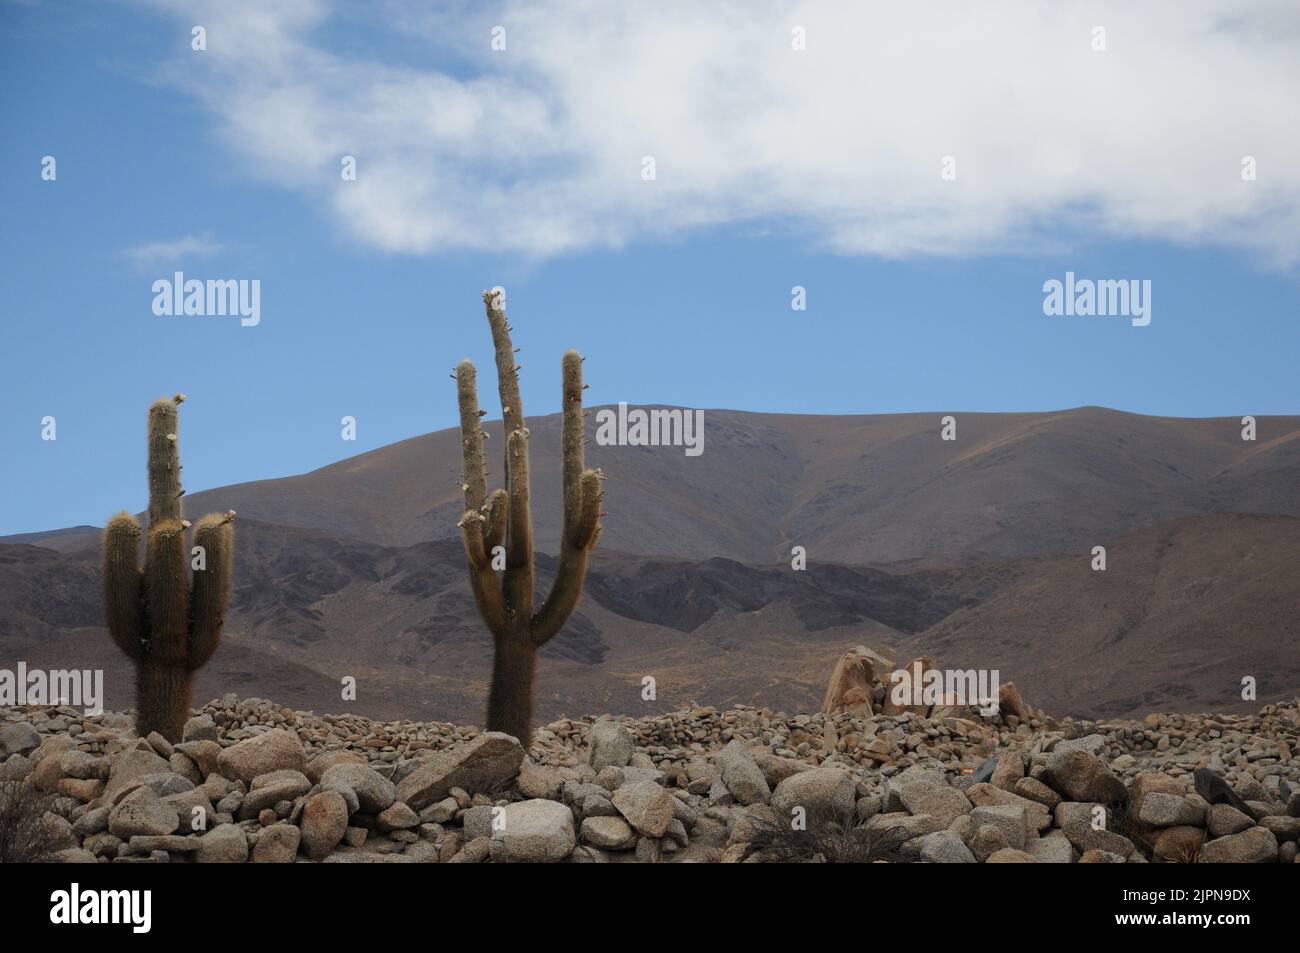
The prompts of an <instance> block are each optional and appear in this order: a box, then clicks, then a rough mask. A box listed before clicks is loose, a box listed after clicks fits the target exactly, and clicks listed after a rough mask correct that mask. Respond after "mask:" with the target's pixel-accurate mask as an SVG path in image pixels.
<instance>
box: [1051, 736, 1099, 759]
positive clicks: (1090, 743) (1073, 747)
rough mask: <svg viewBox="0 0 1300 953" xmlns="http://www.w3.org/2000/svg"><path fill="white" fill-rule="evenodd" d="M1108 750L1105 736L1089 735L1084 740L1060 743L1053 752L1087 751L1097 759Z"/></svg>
mask: <svg viewBox="0 0 1300 953" xmlns="http://www.w3.org/2000/svg"><path fill="white" fill-rule="evenodd" d="M1105 750H1106V738H1105V736H1104V735H1095V734H1094V735H1087V736H1085V737H1083V738H1074V739H1070V740H1067V741H1058V742H1057V743H1056V747H1055V748H1053V749H1052V751H1053V752H1064V751H1086V752H1087V753H1088V754H1090V755H1092V756H1093V757H1094V758H1095V757H1100V756H1101V753H1102V752H1103V751H1105Z"/></svg>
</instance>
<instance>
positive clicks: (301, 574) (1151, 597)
mask: <svg viewBox="0 0 1300 953" xmlns="http://www.w3.org/2000/svg"><path fill="white" fill-rule="evenodd" d="M1298 527H1300V521H1297V520H1295V519H1291V518H1287V517H1243V516H1231V515H1227V516H1215V517H1209V518H1199V519H1192V520H1182V521H1178V522H1175V523H1171V524H1163V525H1161V526H1159V527H1154V528H1151V529H1147V530H1143V531H1139V532H1138V533H1135V534H1133V535H1132V536H1130V537H1125V538H1120V539H1116V540H1107V541H1106V544H1107V545H1108V547H1109V556H1110V568H1109V569H1108V571H1107V572H1106V573H1104V574H1093V573H1091V571H1090V570H1089V569H1088V550H1087V549H1086V548H1084V549H1081V550H1079V551H1077V552H1074V553H1071V554H1068V555H1054V556H1032V557H1018V558H1015V559H1011V560H999V561H984V562H978V563H974V564H972V565H971V566H969V567H965V568H957V569H945V570H913V571H908V572H885V571H881V570H878V569H872V568H866V567H854V566H844V565H836V564H833V563H824V562H819V561H817V560H816V559H811V560H810V562H809V564H808V569H807V571H805V572H796V571H794V570H792V569H791V568H790V567H789V564H788V562H787V563H784V564H780V565H772V564H768V565H765V566H752V565H746V564H743V563H739V562H736V561H734V560H729V559H722V558H712V559H706V560H702V561H692V560H685V559H672V558H664V557H645V556H638V555H633V554H627V553H619V552H615V551H612V550H610V549H609V548H606V547H601V548H600V549H598V550H597V552H596V554H595V556H594V558H593V563H592V567H591V572H590V576H589V579H588V585H587V592H586V595H585V597H584V601H583V603H582V605H581V607H580V609H579V611H578V612H577V613H576V614H575V615H574V617H573V618H572V619H571V620H570V622H569V624H568V625H567V626H566V627H565V629H564V630H563V632H562V633H561V635H560V636H558V637H557V638H556V639H555V640H554V641H553V642H552V643H550V644H549V645H548V646H547V647H546V649H545V650H544V652H543V658H542V661H541V664H540V666H539V672H538V712H539V715H540V717H543V718H549V717H552V716H555V715H559V714H561V713H568V714H576V713H580V712H581V713H590V712H602V711H614V712H628V713H646V712H655V711H666V710H670V709H672V708H675V707H677V706H679V705H681V704H684V703H686V702H689V701H691V700H699V701H702V702H706V703H712V704H736V703H746V704H762V705H770V706H773V707H776V708H785V709H787V710H791V711H794V710H808V709H810V708H815V707H816V706H817V705H818V704H819V703H820V698H821V693H822V690H823V688H824V682H825V679H826V677H827V675H828V673H829V671H830V668H831V666H832V665H833V663H834V660H835V658H836V657H838V655H839V654H840V653H841V652H842V651H843V650H844V649H845V647H846V646H849V645H852V644H856V643H859V642H866V643H869V644H874V645H882V646H897V647H898V650H899V652H900V655H903V656H908V653H913V654H921V653H923V652H924V653H928V654H930V655H933V656H936V657H937V658H938V659H939V661H940V662H941V663H942V664H944V665H948V666H952V667H956V666H961V667H989V668H999V669H1000V670H1001V672H1002V677H1003V678H1004V679H1015V680H1016V681H1017V682H1018V684H1020V685H1021V686H1022V688H1023V690H1024V692H1025V694H1026V696H1027V697H1029V698H1030V699H1031V700H1032V701H1033V702H1034V703H1035V704H1039V705H1042V706H1044V707H1046V708H1048V710H1051V711H1054V712H1058V713H1065V712H1074V713H1082V714H1119V713H1136V712H1143V711H1146V710H1150V709H1153V708H1159V709H1162V710H1178V709H1184V710H1198V709H1200V710H1203V709H1206V708H1211V707H1216V706H1224V705H1228V704H1230V703H1231V702H1232V701H1233V700H1234V695H1233V692H1234V691H1235V688H1234V686H1236V685H1237V684H1238V683H1239V680H1240V677H1241V675H1243V674H1253V675H1255V676H1256V677H1257V678H1258V679H1259V684H1260V698H1261V700H1266V699H1268V698H1271V697H1279V696H1281V695H1284V694H1287V693H1288V692H1293V691H1294V689H1295V686H1296V685H1297V684H1300V671H1298V670H1297V668H1298V665H1297V654H1298V653H1296V651H1295V649H1294V646H1295V645H1296V644H1297V642H1296V638H1297V635H1300V633H1297V631H1296V626H1297V617H1298V613H1297V612H1296V597H1297V593H1300V558H1297V557H1298V556H1300V552H1298V551H1297V546H1298V543H1297V540H1298V539H1300V534H1298V533H1297V528H1298ZM236 553H237V556H236V564H235V578H236V584H235V588H234V591H233V593H232V597H231V611H230V617H229V620H228V623H227V634H226V639H225V643H224V645H223V648H222V650H221V652H219V653H218V655H217V657H216V659H215V660H214V662H213V663H212V664H211V665H210V666H209V667H208V668H206V669H204V670H203V671H202V672H201V673H200V676H199V679H198V689H197V690H198V693H199V696H200V699H199V700H204V699H206V698H207V697H211V696H213V695H217V694H221V693H223V692H226V691H237V692H239V693H240V694H243V695H250V694H252V695H262V696H265V697H273V698H276V699H277V700H283V701H285V703H292V704H294V705H296V706H298V707H308V708H315V709H316V710H318V711H340V710H346V709H348V708H352V709H353V710H356V711H358V712H361V713H363V714H368V715H372V716H376V717H397V716H399V715H400V716H404V717H418V718H424V719H446V720H457V721H469V722H474V721H477V720H478V719H479V718H481V717H482V707H483V696H484V692H485V688H486V682H487V677H488V671H489V665H490V657H491V647H490V643H489V638H488V635H487V633H486V631H485V630H484V628H483V626H482V624H481V622H480V621H479V619H478V616H477V613H476V611H475V608H474V605H473V601H472V598H471V596H470V593H469V587H468V583H467V581H466V578H465V571H464V564H463V560H464V556H463V552H462V550H461V547H460V544H459V543H458V542H455V541H451V540H435V541H431V542H422V543H417V544H414V545H411V546H381V545H377V544H375V543H369V542H362V541H358V540H355V539H349V538H347V537H343V536H337V535H332V534H329V533H324V532H320V531H317V530H304V529H298V528H294V527H285V526H277V525H270V524H264V523H260V522H257V521H254V520H241V521H240V524H239V528H238V530H237V537H236ZM98 563H99V554H98V550H97V548H96V547H95V546H94V545H91V546H88V547H83V548H81V549H79V550H76V551H73V552H66V553H59V552H55V551H53V550H49V549H43V548H40V547H35V546H31V545H0V657H2V658H3V660H4V662H3V664H4V665H5V666H12V665H13V664H14V663H16V661H17V660H19V659H22V660H25V661H26V662H27V663H28V664H29V665H34V666H40V667H72V666H75V667H82V668H86V667H90V668H103V669H105V671H106V676H107V679H108V688H109V702H108V703H109V706H110V707H128V706H129V705H130V704H131V701H130V699H131V670H130V667H129V666H128V665H127V664H126V662H125V660H124V659H123V658H122V657H121V655H120V653H118V652H117V651H116V649H115V648H114V647H113V646H112V644H111V642H110V640H109V639H108V636H107V634H106V633H105V632H104V631H103V629H102V628H100V626H101V624H102V609H101V606H100V597H99V579H98ZM553 569H554V560H553V559H552V558H551V557H548V556H545V555H542V556H539V560H538V575H539V580H538V582H539V589H542V590H543V591H544V588H545V587H546V586H547V585H548V584H549V581H550V574H551V573H552V572H553ZM908 657H910V656H908ZM348 675H350V676H353V677H354V678H356V679H357V683H358V697H357V700H356V701H355V702H353V703H344V702H342V700H341V698H340V679H342V678H343V677H344V676H348ZM647 676H649V677H653V678H654V680H655V685H656V689H657V698H656V699H655V700H653V701H646V700H645V699H644V698H643V697H642V685H643V679H644V678H646V677H647Z"/></svg>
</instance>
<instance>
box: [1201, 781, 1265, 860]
mask: <svg viewBox="0 0 1300 953" xmlns="http://www.w3.org/2000/svg"><path fill="white" fill-rule="evenodd" d="M1201 796H1202V797H1204V796H1205V795H1201ZM1207 800H1208V798H1207ZM1277 854H1278V850H1277V837H1276V836H1274V834H1273V832H1272V831H1270V830H1269V829H1268V828H1266V827H1252V828H1250V829H1249V830H1245V831H1242V832H1241V833H1240V834H1229V835H1227V836H1226V837H1217V838H1215V839H1214V840H1210V841H1206V842H1205V843H1204V844H1202V845H1201V863H1203V864H1267V863H1272V862H1273V861H1275V860H1277Z"/></svg>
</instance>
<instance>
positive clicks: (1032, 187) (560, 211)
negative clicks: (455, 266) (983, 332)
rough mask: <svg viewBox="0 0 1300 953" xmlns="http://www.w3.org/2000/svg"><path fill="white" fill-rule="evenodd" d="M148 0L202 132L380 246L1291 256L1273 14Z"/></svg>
mask: <svg viewBox="0 0 1300 953" xmlns="http://www.w3.org/2000/svg"><path fill="white" fill-rule="evenodd" d="M151 6H152V7H154V8H155V9H159V10H161V11H162V12H163V13H164V14H165V15H167V16H169V17H170V18H171V20H172V22H173V23H174V25H175V26H176V29H177V32H178V38H179V39H178V44H177V46H178V48H180V47H182V46H184V47H185V48H184V52H183V53H178V55H177V56H176V57H175V59H173V60H170V61H168V62H166V63H164V64H160V67H161V69H162V75H163V76H164V77H165V79H166V80H167V81H168V82H171V83H173V84H175V85H177V86H179V87H181V88H183V89H185V90H186V91H188V92H190V93H192V94H193V95H194V96H196V97H198V98H199V99H200V101H201V102H202V103H203V104H204V106H205V107H206V108H207V109H209V110H211V112H212V114H213V115H214V117H215V118H216V120H217V121H218V124H219V125H218V128H217V138H218V140H219V141H220V142H221V143H223V144H224V145H225V146H226V147H228V148H230V149H231V150H232V151H233V152H235V153H236V154H238V155H239V156H240V157H241V158H242V159H243V160H245V161H246V163H247V169H248V170H249V172H250V173H251V174H253V175H256V176H258V177H259V178H262V179H265V180H268V181H271V182H274V183H278V184H280V185H282V186H284V187H285V188H289V189H294V190H299V191H301V192H302V193H303V194H304V195H305V196H306V197H307V198H308V199H309V200H310V201H312V202H315V203H320V204H321V205H322V206H323V207H325V208H326V209H327V210H328V214H329V215H330V216H331V217H332V218H333V220H335V221H336V222H337V223H338V224H339V226H340V227H341V228H343V229H345V230H346V232H347V233H348V234H350V235H351V236H352V237H354V238H355V239H356V240H358V241H360V242H363V243H365V244H367V245H370V246H373V247H376V248H378V249H382V250H385V251H390V252H402V253H417V254H419V253H433V252H439V251H444V250H449V249H490V250H497V251H512V252H520V253H524V254H526V255H530V256H548V255H555V254H559V253H564V252H568V251H572V250H580V249H586V248H591V247H600V246H619V245H622V244H625V243H627V242H629V241H633V240H638V239H646V238H650V239H657V238H664V237H672V236H675V235H678V234H681V233H686V232H690V231H693V230H698V229H703V228H708V227H710V226H738V227H740V228H743V229H750V230H753V231H755V232H759V231H761V232H767V233H778V234H783V235H789V236H794V237H796V238H798V239H800V240H802V241H806V242H807V243H809V245H811V246H813V247H817V248H821V249H825V250H830V251H832V252H836V253H841V254H849V255H874V256H884V257H907V256H917V255H975V254H986V253H1000V252H1008V253H1019V252H1025V251H1033V250H1036V249H1041V248H1043V247H1044V246H1045V244H1050V245H1055V244H1067V243H1071V242H1074V241H1077V240H1083V239H1088V238H1096V237H1101V238H1120V239H1131V238H1138V239H1155V240H1160V241H1169V242H1175V243H1189V244H1203V243H1208V244H1218V245H1227V246H1235V247H1238V248H1240V249H1243V250H1245V251H1246V252H1247V253H1249V254H1253V255H1255V256H1257V257H1258V258H1259V259H1260V261H1261V263H1262V264H1267V265H1270V266H1280V267H1286V266H1294V265H1295V264H1297V262H1300V161H1297V157H1298V156H1300V122H1297V111H1296V101H1295V96H1296V92H1297V90H1300V7H1297V6H1296V5H1295V4H1294V3H1289V2H1283V0H1279V2H1252V0H1178V2H1172V0H1171V2H1149V3H1142V4H1132V3H1115V4H1108V3H1095V4H1074V3H1070V4H1065V3H1047V2H1044V3H987V4H985V3H979V4H976V3H969V2H962V0H955V2H916V3H906V4H884V3H879V4H878V3H842V4H835V3H808V4H797V3H796V4H782V5H776V4H770V3H763V2H746V3H728V2H718V3H707V4H705V3H699V2H686V3H683V2H674V0H664V2H659V3H656V4H653V5H645V4H609V3H600V4H596V3H591V4H586V3H581V4H561V5H548V6H541V5H537V4H526V3H510V2H508V3H504V4H498V5H480V4H471V5H466V6H463V7H456V6H452V7H446V8H437V9H438V12H437V13H433V12H430V8H429V7H428V6H426V5H424V4H416V3H410V4H407V3H400V2H389V3H388V4H386V5H384V6H383V7H382V8H381V9H382V10H383V15H382V17H381V16H377V15H374V14H373V13H372V14H370V16H371V17H372V19H371V20H369V21H367V20H364V19H361V18H360V14H359V13H358V12H357V11H355V10H349V8H348V7H347V6H346V5H342V6H336V5H333V4H330V3H327V2H325V0H285V2H277V3H275V4H267V3H265V2H264V0H220V2H212V3H199V4H193V3H188V2H187V3H181V2H179V0H157V2H154V3H152V4H151ZM368 9H373V8H368ZM192 24H202V25H203V26H204V27H205V28H206V30H207V50H206V51H205V52H202V53H195V52H191V51H190V50H189V49H188V42H187V41H188V34H189V28H190V26H191V25H192ZM495 26H501V27H503V28H504V30H505V35H504V36H505V44H506V49H505V50H504V51H494V50H493V49H492V48H491V42H492V39H493V35H492V30H493V27H495ZM1097 28H1101V29H1102V30H1104V45H1105V49H1104V50H1099V49H1097V46H1098V33H1097ZM800 30H801V31H802V34H800V33H799V31H800ZM800 35H802V37H803V38H804V42H805V46H806V48H804V49H795V48H794V47H795V46H796V45H797V44H798V39H799V37H800ZM182 41H184V42H182ZM348 155H350V156H355V157H356V163H357V176H356V179H355V181H344V180H343V179H342V177H341V176H340V164H341V160H342V157H343V156H348ZM647 156H651V157H653V159H654V165H655V178H654V179H653V180H652V181H647V180H646V179H645V178H644V177H643V170H644V168H645V165H644V159H645V157H647ZM947 157H950V159H949V158H947ZM1246 157H1251V158H1252V160H1253V163H1254V169H1255V174H1256V178H1255V179H1254V180H1253V181H1247V180H1244V179H1243V162H1244V161H1246ZM945 163H947V165H945ZM945 169H947V170H948V171H949V172H951V171H953V170H955V173H956V176H955V178H951V177H949V178H945V177H944V175H943V173H944V171H945Z"/></svg>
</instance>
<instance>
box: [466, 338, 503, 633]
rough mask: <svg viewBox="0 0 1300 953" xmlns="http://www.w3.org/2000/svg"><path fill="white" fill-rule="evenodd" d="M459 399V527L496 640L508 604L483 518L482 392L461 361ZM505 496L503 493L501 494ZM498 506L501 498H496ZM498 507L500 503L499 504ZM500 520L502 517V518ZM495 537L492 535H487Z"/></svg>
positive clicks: (479, 601)
mask: <svg viewBox="0 0 1300 953" xmlns="http://www.w3.org/2000/svg"><path fill="white" fill-rule="evenodd" d="M456 395H457V399H458V400H459V403H460V434H461V453H462V457H463V461H464V467H465V476H464V483H463V485H464V488H465V507H466V509H465V515H464V516H463V517H462V518H461V521H460V523H459V526H460V533H461V541H462V542H463V543H464V545H465V558H466V560H467V561H468V563H469V578H470V587H471V588H472V589H473V591H474V602H475V604H476V605H477V606H478V611H479V615H481V616H482V617H483V621H484V623H485V624H486V625H487V627H488V631H489V632H491V633H492V634H493V635H494V636H495V635H501V634H502V633H503V632H505V629H506V609H505V600H504V597H503V595H502V593H501V588H500V586H499V585H498V583H497V579H496V574H495V573H493V571H492V554H491V548H490V546H489V545H488V544H487V543H486V540H485V533H484V523H485V521H486V520H485V517H484V515H483V512H482V511H483V507H484V496H485V495H486V493H487V466H486V464H485V463H484V460H483V432H482V428H481V427H480V425H479V410H478V388H477V385H476V383H475V371H474V365H473V364H472V363H471V362H470V361H468V360H465V361H461V362H460V365H459V366H458V367H457V368H456ZM497 492H498V493H501V492H502V491H497ZM493 500H494V503H495V501H496V500H497V494H496V493H494V494H493ZM496 505H497V506H498V507H499V506H500V504H499V503H497V504H496ZM498 518H499V514H498ZM487 536H488V538H490V537H491V531H490V530H489V532H488V533H487Z"/></svg>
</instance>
